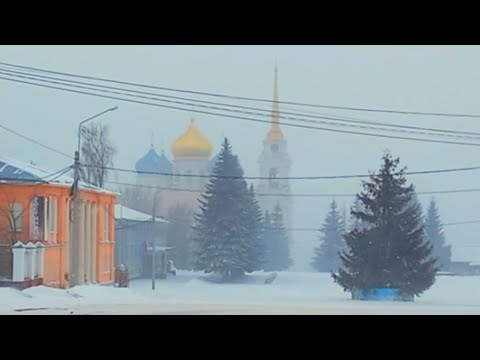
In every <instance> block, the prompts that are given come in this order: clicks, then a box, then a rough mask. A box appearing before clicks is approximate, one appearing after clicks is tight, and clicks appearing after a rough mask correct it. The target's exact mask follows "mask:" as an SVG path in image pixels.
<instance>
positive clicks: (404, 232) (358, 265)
mask: <svg viewBox="0 0 480 360" xmlns="http://www.w3.org/2000/svg"><path fill="white" fill-rule="evenodd" d="M382 160H383V164H382V167H381V169H380V171H379V173H378V174H372V175H371V176H370V179H369V181H367V182H363V191H362V192H361V193H360V194H358V195H357V198H358V203H357V209H352V210H351V213H352V214H353V215H354V216H355V218H356V219H358V220H359V221H360V222H361V224H360V226H357V227H355V228H354V229H353V230H351V231H350V232H349V233H348V234H346V236H345V240H346V243H347V249H345V250H343V251H342V252H341V255H340V257H341V260H342V264H343V267H341V268H340V269H339V271H338V272H337V273H333V274H332V276H333V278H334V280H335V282H337V283H338V284H340V285H341V286H342V287H343V288H344V290H345V291H350V292H352V294H354V293H355V292H356V291H368V290H372V289H376V288H395V289H399V290H400V293H401V294H402V296H413V295H416V296H418V295H420V294H421V293H422V292H424V291H425V290H427V289H428V288H430V287H431V286H432V285H433V283H434V282H435V273H436V271H437V270H438V268H437V265H436V259H435V258H434V256H433V247H432V245H431V244H430V242H428V241H427V240H426V239H425V236H424V230H423V222H422V211H421V208H420V204H419V203H418V201H417V200H416V196H415V190H414V187H413V185H410V186H406V179H405V176H404V171H405V169H401V170H400V171H397V170H396V168H397V166H398V163H399V159H398V158H397V159H393V158H392V156H391V155H390V154H386V155H384V157H383V159H382Z"/></svg>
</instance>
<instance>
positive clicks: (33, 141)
mask: <svg viewBox="0 0 480 360" xmlns="http://www.w3.org/2000/svg"><path fill="white" fill-rule="evenodd" d="M0 128H2V129H4V130H6V131H8V132H10V133H12V134H14V135H16V136H18V137H21V138H23V139H25V140H27V141H30V142H31V143H34V144H36V145H39V146H41V147H43V148H45V149H48V150H50V151H53V152H55V153H57V154H60V155H62V156H65V157H68V158H69V159H71V158H72V157H71V156H70V155H67V154H66V153H64V152H62V151H60V150H57V149H54V148H52V147H50V146H48V145H45V144H42V143H41V142H39V141H37V140H34V139H32V138H29V137H27V136H25V135H22V134H20V133H18V132H16V131H15V130H12V129H9V128H7V127H6V126H4V125H0Z"/></svg>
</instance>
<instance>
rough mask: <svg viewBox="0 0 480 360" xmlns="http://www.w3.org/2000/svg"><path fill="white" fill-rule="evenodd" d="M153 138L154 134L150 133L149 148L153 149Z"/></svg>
mask: <svg viewBox="0 0 480 360" xmlns="http://www.w3.org/2000/svg"><path fill="white" fill-rule="evenodd" d="M153 138H154V132H153V131H152V133H151V134H150V147H151V148H152V149H153V148H154V146H153Z"/></svg>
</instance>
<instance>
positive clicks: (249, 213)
mask: <svg viewBox="0 0 480 360" xmlns="http://www.w3.org/2000/svg"><path fill="white" fill-rule="evenodd" d="M247 200H248V201H247V204H246V206H245V207H244V212H243V216H244V220H243V222H244V224H245V225H244V226H245V228H244V230H245V232H246V233H245V238H246V239H247V240H248V246H249V256H248V260H249V263H248V266H247V267H246V271H247V272H252V271H255V270H260V269H261V268H262V265H263V262H264V260H265V244H264V241H263V236H262V231H263V226H262V225H263V216H262V210H261V208H260V205H259V204H258V201H257V199H256V197H255V191H254V189H253V185H250V189H249V192H248V199H247Z"/></svg>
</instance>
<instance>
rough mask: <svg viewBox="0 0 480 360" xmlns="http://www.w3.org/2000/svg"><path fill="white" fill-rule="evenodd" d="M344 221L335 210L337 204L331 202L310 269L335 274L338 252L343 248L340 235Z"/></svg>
mask: <svg viewBox="0 0 480 360" xmlns="http://www.w3.org/2000/svg"><path fill="white" fill-rule="evenodd" d="M344 227H345V225H344V221H343V220H342V218H341V217H340V214H339V213H338V210H337V203H336V202H335V200H333V201H332V202H331V203H330V211H329V213H328V214H327V216H326V218H325V223H324V224H323V226H322V228H321V229H320V232H321V233H322V236H321V237H320V241H321V244H320V245H319V246H318V247H316V248H315V250H314V252H315V256H314V257H313V261H312V267H313V268H314V269H315V270H317V271H320V272H336V271H338V269H339V267H340V265H341V264H340V256H339V253H340V250H342V249H343V247H344V240H343V237H342V233H343V231H344Z"/></svg>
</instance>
